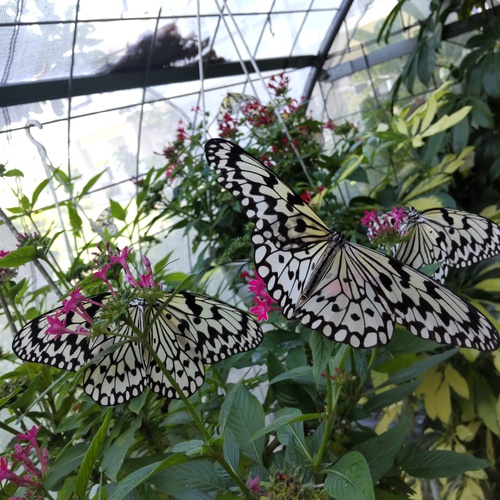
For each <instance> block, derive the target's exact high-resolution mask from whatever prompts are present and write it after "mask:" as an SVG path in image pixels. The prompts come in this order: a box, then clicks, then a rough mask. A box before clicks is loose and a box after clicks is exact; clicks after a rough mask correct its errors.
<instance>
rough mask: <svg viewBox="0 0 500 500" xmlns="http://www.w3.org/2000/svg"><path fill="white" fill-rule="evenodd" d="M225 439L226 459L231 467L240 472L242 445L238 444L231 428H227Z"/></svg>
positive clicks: (223, 445) (224, 450)
mask: <svg viewBox="0 0 500 500" xmlns="http://www.w3.org/2000/svg"><path fill="white" fill-rule="evenodd" d="M223 439H224V442H223V443H222V453H223V454H224V459H225V460H226V462H227V463H228V464H229V465H230V466H231V469H233V471H234V472H236V473H238V466H239V463H240V447H239V446H238V443H237V442H236V439H235V438H234V434H233V433H232V431H231V429H229V428H226V431H225V432H224V436H223Z"/></svg>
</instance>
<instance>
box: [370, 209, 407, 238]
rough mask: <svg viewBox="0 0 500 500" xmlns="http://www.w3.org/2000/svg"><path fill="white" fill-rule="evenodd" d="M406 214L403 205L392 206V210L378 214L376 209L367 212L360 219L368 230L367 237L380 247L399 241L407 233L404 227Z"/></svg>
mask: <svg viewBox="0 0 500 500" xmlns="http://www.w3.org/2000/svg"><path fill="white" fill-rule="evenodd" d="M407 220H408V214H407V213H406V212H405V209H404V207H401V208H396V207H392V211H391V212H388V213H385V214H382V215H378V213H377V211H376V210H372V211H371V212H368V211H367V210H365V216H364V217H363V218H362V219H361V223H362V224H364V225H365V226H366V227H367V229H368V231H367V235H368V239H369V240H370V241H371V242H372V243H373V244H375V245H377V246H380V247H390V246H393V245H395V244H396V243H399V242H400V241H401V239H402V238H403V237H404V236H406V235H407V234H408V230H407V229H406V226H407Z"/></svg>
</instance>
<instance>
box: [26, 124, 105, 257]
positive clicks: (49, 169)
mask: <svg viewBox="0 0 500 500" xmlns="http://www.w3.org/2000/svg"><path fill="white" fill-rule="evenodd" d="M33 126H35V127H37V128H39V129H41V128H43V126H42V124H41V123H40V122H39V121H37V120H28V121H27V122H26V126H25V130H26V135H27V136H28V139H29V140H30V141H31V142H32V143H33V144H34V145H35V146H36V148H37V150H38V154H39V155H40V158H41V159H42V163H43V166H44V168H45V174H46V176H47V179H48V181H49V188H50V190H51V193H52V196H53V198H54V204H55V206H56V209H57V213H58V217H59V222H60V224H61V229H62V230H63V237H64V239H65V242H66V250H67V252H68V257H69V259H70V260H71V259H72V255H73V250H72V248H71V245H70V243H69V240H68V236H67V234H66V231H65V230H64V227H65V224H64V220H63V218H62V213H61V210H60V205H61V203H59V200H58V198H57V194H56V192H55V188H54V184H53V182H52V179H53V177H55V178H56V179H57V180H58V181H59V182H60V183H61V184H62V185H63V186H64V187H65V189H66V192H67V193H68V197H69V199H70V201H71V202H72V203H73V204H74V205H75V207H77V208H78V210H80V212H81V213H82V214H83V216H84V217H85V218H86V219H87V220H88V222H89V223H90V227H91V228H92V230H93V231H95V232H96V233H97V234H98V235H99V236H100V237H101V238H102V239H104V231H103V230H102V228H101V227H99V226H98V225H97V224H96V223H95V222H94V221H93V220H92V219H91V218H90V217H88V216H87V214H86V213H85V210H84V209H83V208H82V206H81V205H80V203H78V200H77V199H76V198H75V197H74V196H73V193H72V192H71V189H70V188H69V186H68V185H67V182H65V181H64V180H63V179H62V178H61V176H60V175H59V174H58V173H57V169H56V168H55V167H54V166H53V165H52V162H51V161H50V159H49V156H48V155H47V151H46V149H45V146H44V145H43V144H41V143H40V142H38V141H37V140H36V139H35V138H34V137H33V136H32V135H31V130H30V128H31V127H33Z"/></svg>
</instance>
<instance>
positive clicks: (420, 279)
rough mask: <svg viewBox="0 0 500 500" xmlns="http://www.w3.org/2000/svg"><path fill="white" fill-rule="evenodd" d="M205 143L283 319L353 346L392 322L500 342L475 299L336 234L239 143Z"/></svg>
mask: <svg viewBox="0 0 500 500" xmlns="http://www.w3.org/2000/svg"><path fill="white" fill-rule="evenodd" d="M205 151H206V154H207V159H208V161H209V163H210V164H211V166H212V167H213V168H215V169H216V170H217V172H218V173H219V176H220V177H219V179H218V181H219V183H220V184H222V186H224V187H225V188H226V189H227V190H228V191H230V192H231V193H232V194H233V195H234V196H235V197H236V198H237V199H239V200H240V202H241V204H242V206H243V208H244V210H245V212H246V214H247V215H248V217H249V218H250V220H251V221H252V222H254V223H255V229H254V234H253V237H252V241H253V243H254V245H255V262H256V266H257V270H258V273H259V275H260V276H261V277H262V279H264V281H265V282H266V285H267V287H268V291H269V293H270V294H271V295H272V296H273V298H275V299H276V300H277V301H278V302H279V303H280V305H281V306H282V307H283V308H284V309H283V313H284V315H285V316H286V317H287V318H294V317H295V318H297V319H300V320H301V322H302V323H304V324H305V325H306V326H309V327H311V328H313V329H315V330H318V331H320V332H322V333H324V334H325V335H326V336H327V337H329V338H332V339H333V340H337V341H339V342H345V343H348V344H350V345H352V346H353V347H373V346H375V345H381V344H385V343H387V342H388V341H389V340H390V338H391V336H392V334H393V329H394V323H396V322H397V323H400V324H403V325H405V326H407V327H408V329H409V330H410V331H411V332H412V333H413V334H415V335H418V336H420V337H422V338H426V339H431V340H435V341H437V342H442V343H449V344H456V345H463V346H468V347H476V348H478V349H483V350H491V349H496V348H497V347H498V346H499V338H498V333H497V332H496V330H495V328H494V327H493V325H492V324H491V323H490V322H489V321H488V320H487V319H486V317H484V316H483V315H482V314H481V313H480V312H479V311H477V310H476V309H475V308H474V307H472V306H471V305H470V304H468V303H466V302H464V301H463V300H462V299H460V298H459V297H457V296H456V295H455V294H453V293H452V292H450V291H449V290H447V289H446V288H444V287H443V286H441V285H439V284H438V283H437V282H435V281H434V280H432V279H430V278H428V277H427V276H425V275H423V274H421V273H419V272H418V271H415V270H414V269H412V268H410V267H408V266H406V265H404V264H402V263H401V262H399V261H397V260H395V259H393V258H390V257H386V256H384V255H382V254H380V253H378V252H375V251H373V250H370V249H366V248H364V247H361V246H359V245H353V244H349V243H347V242H345V241H342V238H341V237H340V235H339V233H336V232H332V231H330V230H329V229H328V228H327V227H326V226H325V225H324V224H323V222H322V221H321V219H320V218H319V217H318V216H317V215H316V214H315V213H314V212H313V211H312V210H311V209H310V208H309V207H308V206H307V205H305V204H304V202H303V201H302V199H301V198H300V197H299V196H298V195H297V194H296V193H294V191H293V190H292V189H291V188H290V187H289V186H288V185H287V184H286V183H284V182H283V181H282V180H281V179H280V178H279V177H278V176H277V175H275V174H274V173H273V172H272V171H270V170H269V169H268V168H267V167H265V166H264V165H263V164H262V163H260V162H259V161H258V160H256V159H255V158H253V157H252V156H250V155H249V154H248V153H246V152H245V151H244V150H242V149H241V148H240V147H238V146H236V145H234V144H232V143H230V142H228V141H225V140H223V139H212V140H210V141H208V143H207V145H206V147H205ZM316 281H317V284H316ZM311 283H312V284H313V285H314V286H311Z"/></svg>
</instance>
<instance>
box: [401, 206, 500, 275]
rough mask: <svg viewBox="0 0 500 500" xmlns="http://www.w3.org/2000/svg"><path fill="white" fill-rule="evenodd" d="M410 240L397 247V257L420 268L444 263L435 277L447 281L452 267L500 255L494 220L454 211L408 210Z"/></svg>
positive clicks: (450, 209)
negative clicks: (446, 278)
mask: <svg viewBox="0 0 500 500" xmlns="http://www.w3.org/2000/svg"><path fill="white" fill-rule="evenodd" d="M407 229H408V230H410V233H409V234H410V236H409V239H408V240H406V241H403V242H402V243H400V244H399V245H397V247H396V248H395V252H394V256H395V257H396V258H397V259H398V260H400V261H402V262H404V263H405V264H408V265H410V266H411V267H414V268H415V269H420V268H421V267H422V266H424V265H428V264H432V263H434V262H442V265H441V267H440V268H439V269H438V271H436V273H435V274H434V276H433V278H434V279H436V280H437V281H439V282H441V283H442V282H443V281H444V279H445V277H446V275H447V274H448V268H449V267H467V266H470V265H471V264H474V263H475V262H479V261H481V260H484V259H489V258H491V257H493V256H495V255H497V254H499V253H500V227H499V226H498V225H497V224H495V223H494V222H493V221H491V220H489V219H486V218H484V217H481V216H480V215H476V214H471V213H469V212H464V211H462V210H454V209H452V208H432V209H429V210H424V211H423V212H420V213H419V212H417V211H416V210H415V209H414V208H411V207H410V208H409V210H408V224H407Z"/></svg>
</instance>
